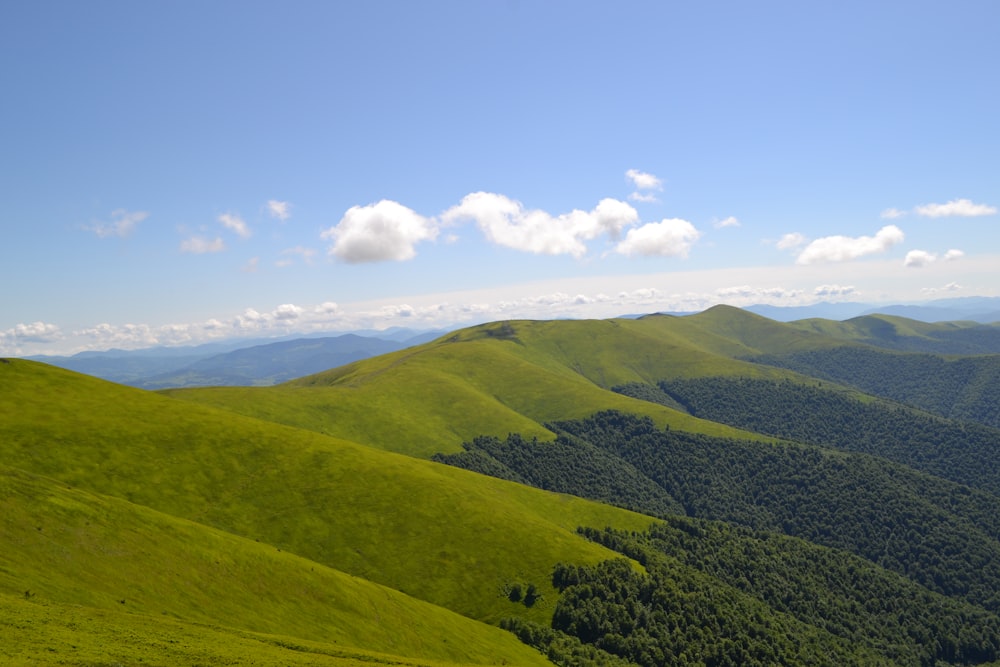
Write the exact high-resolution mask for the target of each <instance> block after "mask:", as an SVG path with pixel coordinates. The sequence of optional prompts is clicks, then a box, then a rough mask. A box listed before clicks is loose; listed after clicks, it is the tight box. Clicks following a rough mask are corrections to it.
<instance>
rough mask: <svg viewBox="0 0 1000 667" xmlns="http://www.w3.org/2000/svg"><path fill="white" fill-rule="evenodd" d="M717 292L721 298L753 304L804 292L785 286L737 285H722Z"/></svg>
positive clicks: (795, 295) (786, 297) (790, 296)
mask: <svg viewBox="0 0 1000 667" xmlns="http://www.w3.org/2000/svg"><path fill="white" fill-rule="evenodd" d="M715 294H716V296H717V297H719V298H720V299H726V300H736V301H738V302H740V303H744V304H751V303H760V302H762V301H774V300H781V299H788V298H793V297H797V296H799V295H800V294H802V290H789V289H786V288H784V287H752V286H750V285H736V286H733V287H721V288H719V289H717V290H715Z"/></svg>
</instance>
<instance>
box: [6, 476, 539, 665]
mask: <svg viewBox="0 0 1000 667" xmlns="http://www.w3.org/2000/svg"><path fill="white" fill-rule="evenodd" d="M0 534H2V535H3V536H4V543H5V544H6V545H7V546H8V547H12V546H13V547H15V548H13V549H12V548H7V549H5V550H4V552H3V553H0V593H2V594H6V595H9V596H12V597H14V598H15V599H17V598H23V599H24V600H26V601H31V602H36V603H44V604H53V603H56V604H61V605H79V606H84V607H87V608H89V609H103V610H105V611H113V612H124V611H127V612H128V613H129V614H133V615H134V614H141V615H144V616H146V617H151V618H152V619H153V620H152V621H150V620H148V619H147V620H145V621H141V619H136V618H120V619H119V621H118V622H120V623H128V622H132V623H134V624H137V625H138V624H139V623H140V621H141V622H142V623H145V624H149V623H156V622H158V621H159V620H161V619H162V620H168V619H169V620H178V619H183V620H184V621H185V622H187V623H192V622H194V623H198V624H207V625H210V626H219V625H224V626H228V627H229V628H239V629H241V630H248V631H252V632H254V633H265V634H273V635H284V636H288V637H297V638H301V639H307V640H312V641H314V642H321V643H323V644H326V645H329V647H330V648H332V647H334V646H336V647H338V648H339V649H340V650H343V649H344V648H345V647H350V648H352V649H356V650H363V649H365V648H367V647H378V648H379V650H380V651H382V652H385V653H392V654H396V655H408V656H410V657H413V658H418V657H419V658H423V659H433V660H441V661H448V662H461V663H466V662H468V663H476V664H491V663H492V662H493V660H494V658H495V656H497V655H504V656H516V657H517V658H518V660H521V661H525V662H529V661H530V660H531V659H532V658H534V657H535V656H533V655H531V654H530V653H528V652H527V651H525V650H523V648H522V647H520V646H518V645H517V643H516V642H512V641H511V637H510V636H509V635H507V634H506V633H504V632H502V631H500V630H498V629H495V628H492V627H489V626H487V625H484V624H482V623H477V622H475V621H472V620H470V619H467V618H465V617H462V616H459V615H458V614H455V613H453V612H449V611H447V610H445V609H442V608H440V607H435V606H433V605H430V604H428V603H426V602H422V601H420V600H416V599H414V598H411V597H408V596H406V595H403V594H401V593H399V592H397V591H394V590H392V589H389V588H386V587H383V586H379V585H377V584H373V583H371V582H369V581H366V580H364V579H361V578H358V577H352V576H349V575H346V574H344V573H342V572H338V571H336V570H333V569H331V568H328V567H325V566H322V565H320V564H318V563H316V562H314V561H309V560H306V559H304V558H301V557H299V556H295V555H293V554H290V553H287V552H284V551H281V550H280V549H276V548H275V547H274V546H271V545H267V544H262V543H259V542H256V541H253V540H247V539H245V538H240V537H237V536H235V535H232V534H229V533H225V532H222V531H219V530H215V529H211V528H208V527H206V526H203V525H200V524H197V523H193V522H190V521H185V520H182V519H176V518H174V517H169V516H167V515H164V514H161V513H158V512H155V511H153V510H150V509H148V508H146V507H142V506H139V505H134V504H132V503H128V502H125V501H122V500H118V499H116V498H108V497H103V496H99V495H96V494H92V493H88V492H85V491H81V490H78V489H72V488H67V487H65V485H61V484H58V483H56V482H55V481H53V480H49V479H45V478H41V477H37V476H34V475H30V474H28V473H24V472H18V471H15V470H11V469H8V468H0ZM328 650H329V648H328Z"/></svg>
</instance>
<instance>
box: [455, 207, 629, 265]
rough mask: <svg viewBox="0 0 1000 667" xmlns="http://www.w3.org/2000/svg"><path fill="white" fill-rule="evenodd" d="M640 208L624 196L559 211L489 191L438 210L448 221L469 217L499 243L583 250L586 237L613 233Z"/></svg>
mask: <svg viewBox="0 0 1000 667" xmlns="http://www.w3.org/2000/svg"><path fill="white" fill-rule="evenodd" d="M638 219H639V214H638V213H637V212H636V210H635V209H634V208H632V207H631V206H629V205H628V204H626V203H625V202H622V201H618V200H616V199H602V200H601V201H600V202H599V203H598V204H597V207H596V208H594V210H592V211H590V212H586V211H580V210H574V211H571V212H570V213H564V214H562V215H559V216H552V215H550V214H549V213H547V212H545V211H540V210H526V209H525V208H524V206H523V205H522V204H521V203H520V202H518V201H515V200H513V199H510V198H508V197H505V196H503V195H499V194H494V193H490V192H474V193H472V194H469V195H466V196H465V197H464V198H463V199H462V201H461V203H459V204H458V205H457V206H453V207H452V208H450V209H448V210H447V211H445V212H444V214H443V215H442V220H444V222H445V223H447V224H453V223H457V222H460V221H463V220H473V221H475V222H476V224H477V225H478V227H479V229H480V230H481V231H482V232H483V234H484V235H485V236H486V238H487V239H488V240H489V241H490V242H492V243H496V244H498V245H502V246H506V247H508V248H514V249H516V250H523V251H526V252H531V253H535V254H542V255H562V254H568V255H572V256H573V257H577V258H579V257H581V256H583V255H584V253H586V251H587V247H586V245H584V243H583V242H584V241H587V240H590V239H593V238H596V237H597V236H598V235H600V234H601V233H606V234H607V235H608V236H609V237H611V238H612V239H616V238H618V237H619V235H620V234H621V232H622V230H623V229H625V228H626V227H628V226H629V225H632V224H634V223H635V222H636V221H637V220H638Z"/></svg>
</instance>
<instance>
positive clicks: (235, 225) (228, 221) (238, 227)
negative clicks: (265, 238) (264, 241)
mask: <svg viewBox="0 0 1000 667" xmlns="http://www.w3.org/2000/svg"><path fill="white" fill-rule="evenodd" d="M219 222H221V223H222V226H223V227H225V228H226V229H228V230H230V231H232V232H235V233H236V235H237V236H239V237H240V238H241V239H248V238H250V236H251V235H252V234H253V232H251V231H250V228H249V227H247V223H246V221H245V220H243V218H241V217H240V216H238V215H235V214H233V213H223V214H222V215H220V216H219Z"/></svg>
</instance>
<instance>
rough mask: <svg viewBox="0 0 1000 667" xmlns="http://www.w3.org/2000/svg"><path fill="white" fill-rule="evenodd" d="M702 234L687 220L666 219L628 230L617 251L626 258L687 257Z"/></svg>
mask: <svg viewBox="0 0 1000 667" xmlns="http://www.w3.org/2000/svg"><path fill="white" fill-rule="evenodd" d="M699 236H701V233H700V232H699V231H698V230H697V229H695V227H694V225H692V224H691V223H690V222H688V221H687V220H681V219H680V218H665V219H664V220H661V221H660V222H650V223H647V224H645V225H643V226H642V227H638V228H636V229H630V230H628V234H627V235H626V236H625V240H624V241H622V242H621V243H619V244H618V246H617V247H616V248H615V251H616V252H618V253H620V254H622V255H626V256H632V255H641V256H643V257H687V254H688V251H689V250H690V249H691V245H692V244H693V243H694V242H695V241H697V240H698V237H699Z"/></svg>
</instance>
